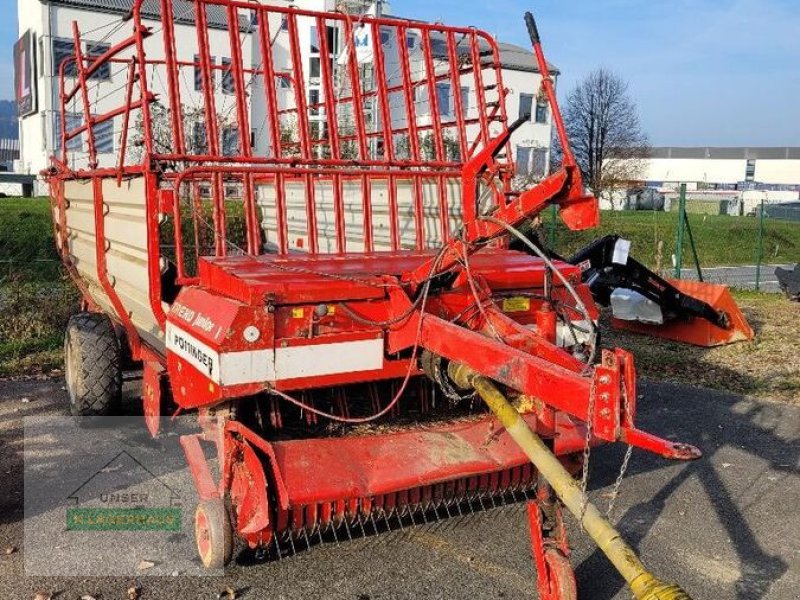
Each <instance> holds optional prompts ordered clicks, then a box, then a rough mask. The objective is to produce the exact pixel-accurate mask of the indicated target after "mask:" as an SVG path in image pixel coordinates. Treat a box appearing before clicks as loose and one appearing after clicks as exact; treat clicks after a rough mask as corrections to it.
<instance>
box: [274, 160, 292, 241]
mask: <svg viewBox="0 0 800 600" xmlns="http://www.w3.org/2000/svg"><path fill="white" fill-rule="evenodd" d="M275 213H276V214H275V223H276V224H277V229H278V252H279V253H280V254H287V253H288V252H289V232H288V231H287V229H288V227H287V223H286V220H287V217H286V188H285V187H284V179H283V175H282V174H280V173H279V174H276V175H275Z"/></svg>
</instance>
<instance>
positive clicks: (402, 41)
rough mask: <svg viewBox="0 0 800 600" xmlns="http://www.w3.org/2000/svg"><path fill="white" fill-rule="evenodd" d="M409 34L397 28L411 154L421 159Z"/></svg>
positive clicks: (405, 30)
mask: <svg viewBox="0 0 800 600" xmlns="http://www.w3.org/2000/svg"><path fill="white" fill-rule="evenodd" d="M407 36H408V30H407V29H406V28H405V27H402V26H400V27H398V28H397V43H398V48H400V71H401V72H402V77H403V85H402V90H403V102H404V104H405V109H406V125H407V126H408V146H409V154H410V156H411V160H413V161H419V137H418V136H419V134H418V133H417V115H416V111H415V110H414V107H415V104H414V88H413V87H412V85H411V66H410V60H409V56H408V45H407V41H406V38H407ZM462 160H463V157H462Z"/></svg>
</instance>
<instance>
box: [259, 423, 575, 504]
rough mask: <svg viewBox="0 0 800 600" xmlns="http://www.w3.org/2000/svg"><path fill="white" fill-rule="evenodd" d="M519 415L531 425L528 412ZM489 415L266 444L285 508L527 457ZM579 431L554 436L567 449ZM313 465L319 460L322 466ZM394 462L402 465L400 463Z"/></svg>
mask: <svg viewBox="0 0 800 600" xmlns="http://www.w3.org/2000/svg"><path fill="white" fill-rule="evenodd" d="M526 420H527V421H528V423H529V424H530V425H531V427H537V419H536V416H535V415H528V416H527V417H526ZM497 427H498V425H497V423H496V421H495V420H494V419H493V418H490V417H485V418H482V419H478V420H475V419H472V420H466V421H462V422H455V423H447V424H440V425H431V426H429V427H420V428H415V429H413V430H411V431H408V432H398V433H394V434H392V435H381V434H377V435H354V436H351V437H345V438H332V439H311V440H296V441H286V442H274V443H273V444H272V447H273V449H274V451H275V457H276V465H275V466H276V468H277V470H278V471H279V472H280V473H281V476H282V478H283V481H284V483H285V485H286V489H287V491H288V493H289V502H290V504H292V505H297V504H312V503H317V502H326V501H334V500H337V499H339V498H358V497H369V496H379V495H381V494H389V493H392V492H398V491H400V490H404V489H409V488H416V487H421V486H426V485H434V484H437V483H443V482H445V481H449V480H452V479H454V478H456V477H471V476H475V475H481V474H483V473H491V472H495V471H502V470H505V469H511V468H512V467H518V466H521V465H524V464H526V463H528V462H529V460H528V458H527V457H526V456H525V454H524V453H523V451H522V450H521V449H520V448H519V446H517V445H516V444H515V443H514V441H513V440H512V439H511V438H510V437H509V435H508V434H507V433H506V432H505V431H504V430H502V429H500V430H498V429H497ZM581 433H583V430H582V429H581V430H580V431H579V430H576V429H574V430H572V431H570V432H568V433H567V434H566V436H565V437H566V438H569V437H570V436H573V437H575V438H576V439H573V440H569V439H564V440H561V439H559V440H557V442H556V449H555V451H556V453H559V452H560V451H562V447H561V446H560V444H562V443H563V444H564V447H565V448H567V449H568V450H571V448H573V447H574V446H575V445H576V442H577V444H578V445H582V444H583V439H582V438H581ZM320 465H325V468H324V469H321V468H320ZM400 465H402V468H400Z"/></svg>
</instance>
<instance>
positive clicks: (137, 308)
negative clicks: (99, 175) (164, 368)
mask: <svg viewBox="0 0 800 600" xmlns="http://www.w3.org/2000/svg"><path fill="white" fill-rule="evenodd" d="M64 194H65V196H66V199H67V200H68V201H69V204H68V206H69V208H68V209H67V211H66V217H67V229H68V232H69V247H70V254H71V255H72V258H73V261H74V262H75V266H76V267H77V269H78V272H79V273H80V274H81V276H82V277H83V278H84V279H85V280H86V282H87V283H88V284H89V287H90V292H91V294H92V296H93V298H94V300H95V301H96V302H97V303H98V304H99V305H101V306H102V307H103V309H104V310H106V311H108V312H109V313H111V314H114V313H115V311H114V309H113V308H112V304H111V301H110V300H109V298H108V296H107V295H106V293H105V291H104V290H103V288H102V286H101V284H100V281H99V279H98V276H97V264H96V257H95V245H96V241H97V237H96V235H95V227H94V200H93V193H92V184H91V182H82V181H67V182H66V183H65V184H64ZM103 203H104V212H105V232H106V244H105V253H106V264H107V266H108V273H109V280H110V281H111V285H112V286H113V287H114V290H115V291H116V292H117V294H118V295H119V298H120V300H121V301H122V304H123V305H124V306H125V309H126V310H127V311H128V313H129V315H130V317H131V320H132V321H133V323H134V325H135V326H136V328H137V329H138V330H139V331H140V333H141V334H142V335H143V336H144V337H145V338H146V339H148V340H149V341H150V342H151V343H154V344H157V345H158V346H160V345H161V344H163V337H162V336H161V333H160V331H159V327H158V323H157V321H156V318H155V316H154V315H153V311H152V309H151V307H150V301H149V297H148V293H149V275H148V271H147V225H146V220H145V214H146V213H145V182H144V178H142V177H137V178H134V179H131V180H128V181H124V182H123V183H122V185H121V186H118V185H117V181H116V179H105V180H104V181H103Z"/></svg>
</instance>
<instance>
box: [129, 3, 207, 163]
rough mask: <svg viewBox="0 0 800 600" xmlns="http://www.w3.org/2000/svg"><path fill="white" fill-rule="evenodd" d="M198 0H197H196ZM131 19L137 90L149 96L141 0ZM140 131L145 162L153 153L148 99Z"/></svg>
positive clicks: (146, 97) (143, 107) (143, 105)
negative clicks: (137, 68)
mask: <svg viewBox="0 0 800 600" xmlns="http://www.w3.org/2000/svg"><path fill="white" fill-rule="evenodd" d="M198 1H199V0H198ZM133 20H134V23H136V26H137V31H138V35H136V61H137V62H138V63H139V91H140V92H141V98H142V99H143V100H144V99H149V98H150V89H149V86H148V82H147V69H146V68H145V65H147V53H146V52H145V50H144V31H146V28H144V27H143V26H142V0H137V1H136V4H134V5H133ZM141 108H142V132H143V134H144V136H143V137H144V150H145V152H144V156H143V158H142V164H147V161H148V160H149V158H150V156H151V155H152V154H153V119H152V115H151V113H150V104H149V100H148V101H145V102H142V107H141Z"/></svg>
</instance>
